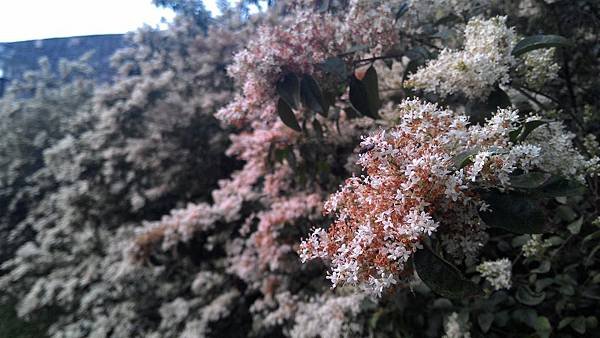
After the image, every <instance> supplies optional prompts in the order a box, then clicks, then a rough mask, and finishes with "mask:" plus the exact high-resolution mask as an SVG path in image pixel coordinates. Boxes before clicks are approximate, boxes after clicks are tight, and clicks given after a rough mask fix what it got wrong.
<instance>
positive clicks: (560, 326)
mask: <svg viewBox="0 0 600 338" xmlns="http://www.w3.org/2000/svg"><path fill="white" fill-rule="evenodd" d="M574 319H575V318H573V317H566V318H563V319H562V320H561V321H560V322H559V323H558V329H559V330H561V329H564V328H565V327H566V326H567V325H569V324H571V322H572V321H573V320H574Z"/></svg>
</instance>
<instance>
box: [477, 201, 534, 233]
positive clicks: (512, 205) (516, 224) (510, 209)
mask: <svg viewBox="0 0 600 338" xmlns="http://www.w3.org/2000/svg"><path fill="white" fill-rule="evenodd" d="M482 197H483V199H484V200H485V202H486V203H487V204H489V205H490V208H491V210H490V211H482V212H480V213H479V214H480V216H481V219H482V220H483V221H484V222H485V223H486V224H487V225H490V226H493V227H497V228H502V229H505V230H508V231H510V232H513V233H517V234H540V233H543V232H544V230H545V226H544V225H545V223H546V218H545V217H544V213H543V212H542V210H541V209H540V208H539V206H538V205H537V203H534V201H532V200H531V198H528V197H525V196H522V195H517V194H514V193H500V192H498V191H489V192H484V193H483V194H482Z"/></svg>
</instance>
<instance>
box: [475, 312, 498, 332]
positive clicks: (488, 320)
mask: <svg viewBox="0 0 600 338" xmlns="http://www.w3.org/2000/svg"><path fill="white" fill-rule="evenodd" d="M493 321H494V315H493V314H491V313H489V312H485V313H482V314H480V315H479V316H477V323H479V327H480V328H481V331H483V332H484V333H487V332H488V331H489V330H490V327H491V326H492V322H493Z"/></svg>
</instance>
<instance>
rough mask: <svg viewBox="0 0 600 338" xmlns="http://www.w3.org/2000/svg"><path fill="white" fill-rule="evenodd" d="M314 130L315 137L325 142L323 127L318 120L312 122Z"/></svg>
mask: <svg viewBox="0 0 600 338" xmlns="http://www.w3.org/2000/svg"><path fill="white" fill-rule="evenodd" d="M312 125H313V130H314V131H315V136H316V137H317V139H318V140H320V141H322V140H323V127H321V123H320V122H319V120H317V119H313V121H312Z"/></svg>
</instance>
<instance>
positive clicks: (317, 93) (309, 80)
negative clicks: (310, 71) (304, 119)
mask: <svg viewBox="0 0 600 338" xmlns="http://www.w3.org/2000/svg"><path fill="white" fill-rule="evenodd" d="M300 96H301V97H302V102H303V103H304V105H305V106H306V107H307V108H309V109H310V110H312V111H314V112H316V113H318V114H321V115H323V116H325V117H327V110H328V109H329V107H327V105H326V104H325V100H323V94H322V93H321V88H319V84H318V83H317V81H316V80H315V79H314V78H313V77H312V76H310V75H303V76H302V80H301V81H300Z"/></svg>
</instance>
